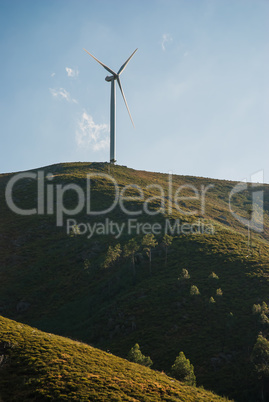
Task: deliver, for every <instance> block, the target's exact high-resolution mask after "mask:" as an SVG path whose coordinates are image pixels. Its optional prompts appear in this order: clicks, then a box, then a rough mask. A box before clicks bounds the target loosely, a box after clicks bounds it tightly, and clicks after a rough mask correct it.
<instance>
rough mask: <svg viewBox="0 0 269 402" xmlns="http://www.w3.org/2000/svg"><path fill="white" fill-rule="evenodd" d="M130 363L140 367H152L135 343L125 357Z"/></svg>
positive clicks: (150, 361)
mask: <svg viewBox="0 0 269 402" xmlns="http://www.w3.org/2000/svg"><path fill="white" fill-rule="evenodd" d="M127 358H128V360H129V361H130V362H134V363H138V364H141V365H142V366H146V367H150V366H152V364H153V363H152V360H151V358H150V357H149V356H144V355H143V354H142V352H141V350H140V346H139V345H138V343H136V344H135V345H134V346H133V347H132V349H131V350H130V352H129V353H128V356H127Z"/></svg>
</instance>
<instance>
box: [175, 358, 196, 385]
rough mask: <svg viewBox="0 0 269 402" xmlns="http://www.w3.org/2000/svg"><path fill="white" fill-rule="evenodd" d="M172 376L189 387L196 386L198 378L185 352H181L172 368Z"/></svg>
mask: <svg viewBox="0 0 269 402" xmlns="http://www.w3.org/2000/svg"><path fill="white" fill-rule="evenodd" d="M171 372H172V375H173V376H174V377H175V378H176V379H177V380H179V381H183V382H185V383H186V384H188V385H196V377H195V375H194V368H193V365H192V364H191V363H190V361H189V359H187V358H186V357H185V355H184V353H183V352H180V353H179V355H178V357H177V358H176V360H175V362H174V364H173V366H172V367H171Z"/></svg>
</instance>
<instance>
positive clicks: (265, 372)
mask: <svg viewBox="0 0 269 402" xmlns="http://www.w3.org/2000/svg"><path fill="white" fill-rule="evenodd" d="M251 361H252V363H253V364H254V368H255V371H256V374H257V377H258V380H259V381H260V383H261V399H262V401H265V400H268V399H266V395H268V394H269V392H268V391H269V389H268V380H269V341H268V340H267V339H266V338H264V337H263V336H262V335H261V334H259V335H258V338H257V341H256V343H255V345H254V348H253V351H252V354H251ZM266 387H267V389H266Z"/></svg>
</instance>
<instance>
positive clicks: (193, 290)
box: [190, 285, 200, 296]
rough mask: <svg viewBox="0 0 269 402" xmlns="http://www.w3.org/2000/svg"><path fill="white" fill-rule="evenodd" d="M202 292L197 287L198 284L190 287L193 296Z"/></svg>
mask: <svg viewBox="0 0 269 402" xmlns="http://www.w3.org/2000/svg"><path fill="white" fill-rule="evenodd" d="M199 294H200V292H199V289H198V288H197V286H195V285H192V286H191V289H190V295H191V296H198V295H199Z"/></svg>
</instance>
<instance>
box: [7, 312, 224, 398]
mask: <svg viewBox="0 0 269 402" xmlns="http://www.w3.org/2000/svg"><path fill="white" fill-rule="evenodd" d="M0 362H1V364H0V398H2V399H1V400H2V401H10V402H11V401H22V402H24V401H38V402H43V401H51V400H54V401H56V400H57V401H79V402H82V401H104V402H107V401H151V402H152V401H156V402H157V401H167V402H168V401H171V402H172V401H189V402H191V401H193V402H194V401H195V402H198V401H210V402H213V401H216V402H217V401H224V400H227V399H224V398H220V397H218V396H216V395H214V394H213V393H211V392H207V391H205V390H202V389H198V388H193V387H189V386H187V385H184V384H182V383H180V382H179V381H176V380H174V379H172V378H169V377H167V376H166V375H165V374H161V373H158V372H155V371H153V370H150V369H148V368H146V367H143V366H140V365H138V364H135V363H130V362H128V361H127V360H124V359H121V358H118V357H116V356H113V355H111V354H109V353H105V352H103V351H101V350H98V349H95V348H93V347H91V346H89V345H86V344H84V343H81V342H76V341H73V340H71V339H67V338H62V337H59V336H55V335H52V334H48V333H44V332H41V331H38V330H36V329H34V328H31V327H29V326H27V325H23V324H19V323H17V322H14V321H11V320H8V319H6V318H3V317H0Z"/></svg>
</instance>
